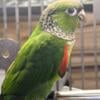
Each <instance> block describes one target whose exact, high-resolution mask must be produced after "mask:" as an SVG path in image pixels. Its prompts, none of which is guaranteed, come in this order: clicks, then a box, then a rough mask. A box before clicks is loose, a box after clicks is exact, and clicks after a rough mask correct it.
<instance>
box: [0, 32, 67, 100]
mask: <svg viewBox="0 0 100 100" xmlns="http://www.w3.org/2000/svg"><path fill="white" fill-rule="evenodd" d="M35 32H37V33H39V31H35ZM33 34H34V33H33ZM65 43H66V42H65V41H64V40H63V39H59V38H57V37H55V36H52V35H50V34H49V33H45V32H42V33H41V34H38V35H36V36H31V37H30V38H29V39H28V41H27V42H26V43H25V45H24V46H23V47H22V49H21V50H20V51H19V53H18V56H17V58H16V59H15V61H14V62H13V63H12V65H11V66H10V67H11V68H10V70H8V72H7V74H6V76H7V77H6V79H5V81H4V84H3V88H2V93H3V94H5V95H8V96H9V95H10V94H12V95H13V94H15V95H16V94H17V95H22V96H24V95H25V96H28V95H31V93H32V96H33V98H38V99H36V100H42V98H43V99H44V98H45V97H46V96H47V94H48V93H49V92H50V90H51V87H52V86H53V84H54V82H55V81H56V80H57V79H58V78H59V76H58V70H59V66H60V62H61V59H62V57H63V51H64V45H65ZM33 46H34V48H32V47H33ZM26 47H27V48H26ZM19 61H20V62H21V63H18V62H19ZM12 66H14V67H12ZM9 80H10V81H9ZM30 91H32V92H30ZM29 97H30V96H29ZM12 98H13V96H12ZM39 98H41V99H39ZM5 100H15V99H11V98H10V99H5ZM21 100H22V98H21ZM26 100H31V98H30V99H29V98H28V99H26ZM32 100H35V99H32Z"/></svg>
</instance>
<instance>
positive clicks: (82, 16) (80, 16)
mask: <svg viewBox="0 0 100 100" xmlns="http://www.w3.org/2000/svg"><path fill="white" fill-rule="evenodd" d="M78 17H79V19H80V20H81V21H86V14H85V11H84V9H82V10H81V11H80V12H79V14H78Z"/></svg>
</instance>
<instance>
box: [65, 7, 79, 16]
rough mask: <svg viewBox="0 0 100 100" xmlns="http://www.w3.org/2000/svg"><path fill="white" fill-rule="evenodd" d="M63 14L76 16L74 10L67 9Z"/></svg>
mask: <svg viewBox="0 0 100 100" xmlns="http://www.w3.org/2000/svg"><path fill="white" fill-rule="evenodd" d="M65 13H67V14H68V15H70V16H75V15H76V14H77V9H76V8H69V9H66V10H65Z"/></svg>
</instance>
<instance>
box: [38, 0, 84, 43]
mask: <svg viewBox="0 0 100 100" xmlns="http://www.w3.org/2000/svg"><path fill="white" fill-rule="evenodd" d="M84 18H85V12H84V10H83V5H82V3H81V2H80V0H56V1H54V2H53V3H51V4H49V5H48V7H47V8H46V9H45V10H44V11H43V14H42V16H41V18H40V22H41V25H42V28H43V30H45V31H47V32H50V33H52V34H53V35H55V36H57V37H59V38H62V39H65V40H68V41H72V40H74V39H75V29H76V27H77V26H78V25H79V20H84Z"/></svg>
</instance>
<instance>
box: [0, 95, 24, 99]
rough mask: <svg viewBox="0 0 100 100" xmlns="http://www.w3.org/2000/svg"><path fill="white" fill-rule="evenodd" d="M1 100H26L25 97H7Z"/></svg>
mask: <svg viewBox="0 0 100 100" xmlns="http://www.w3.org/2000/svg"><path fill="white" fill-rule="evenodd" d="M0 100H24V96H15V95H6V96H2V99H0Z"/></svg>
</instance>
